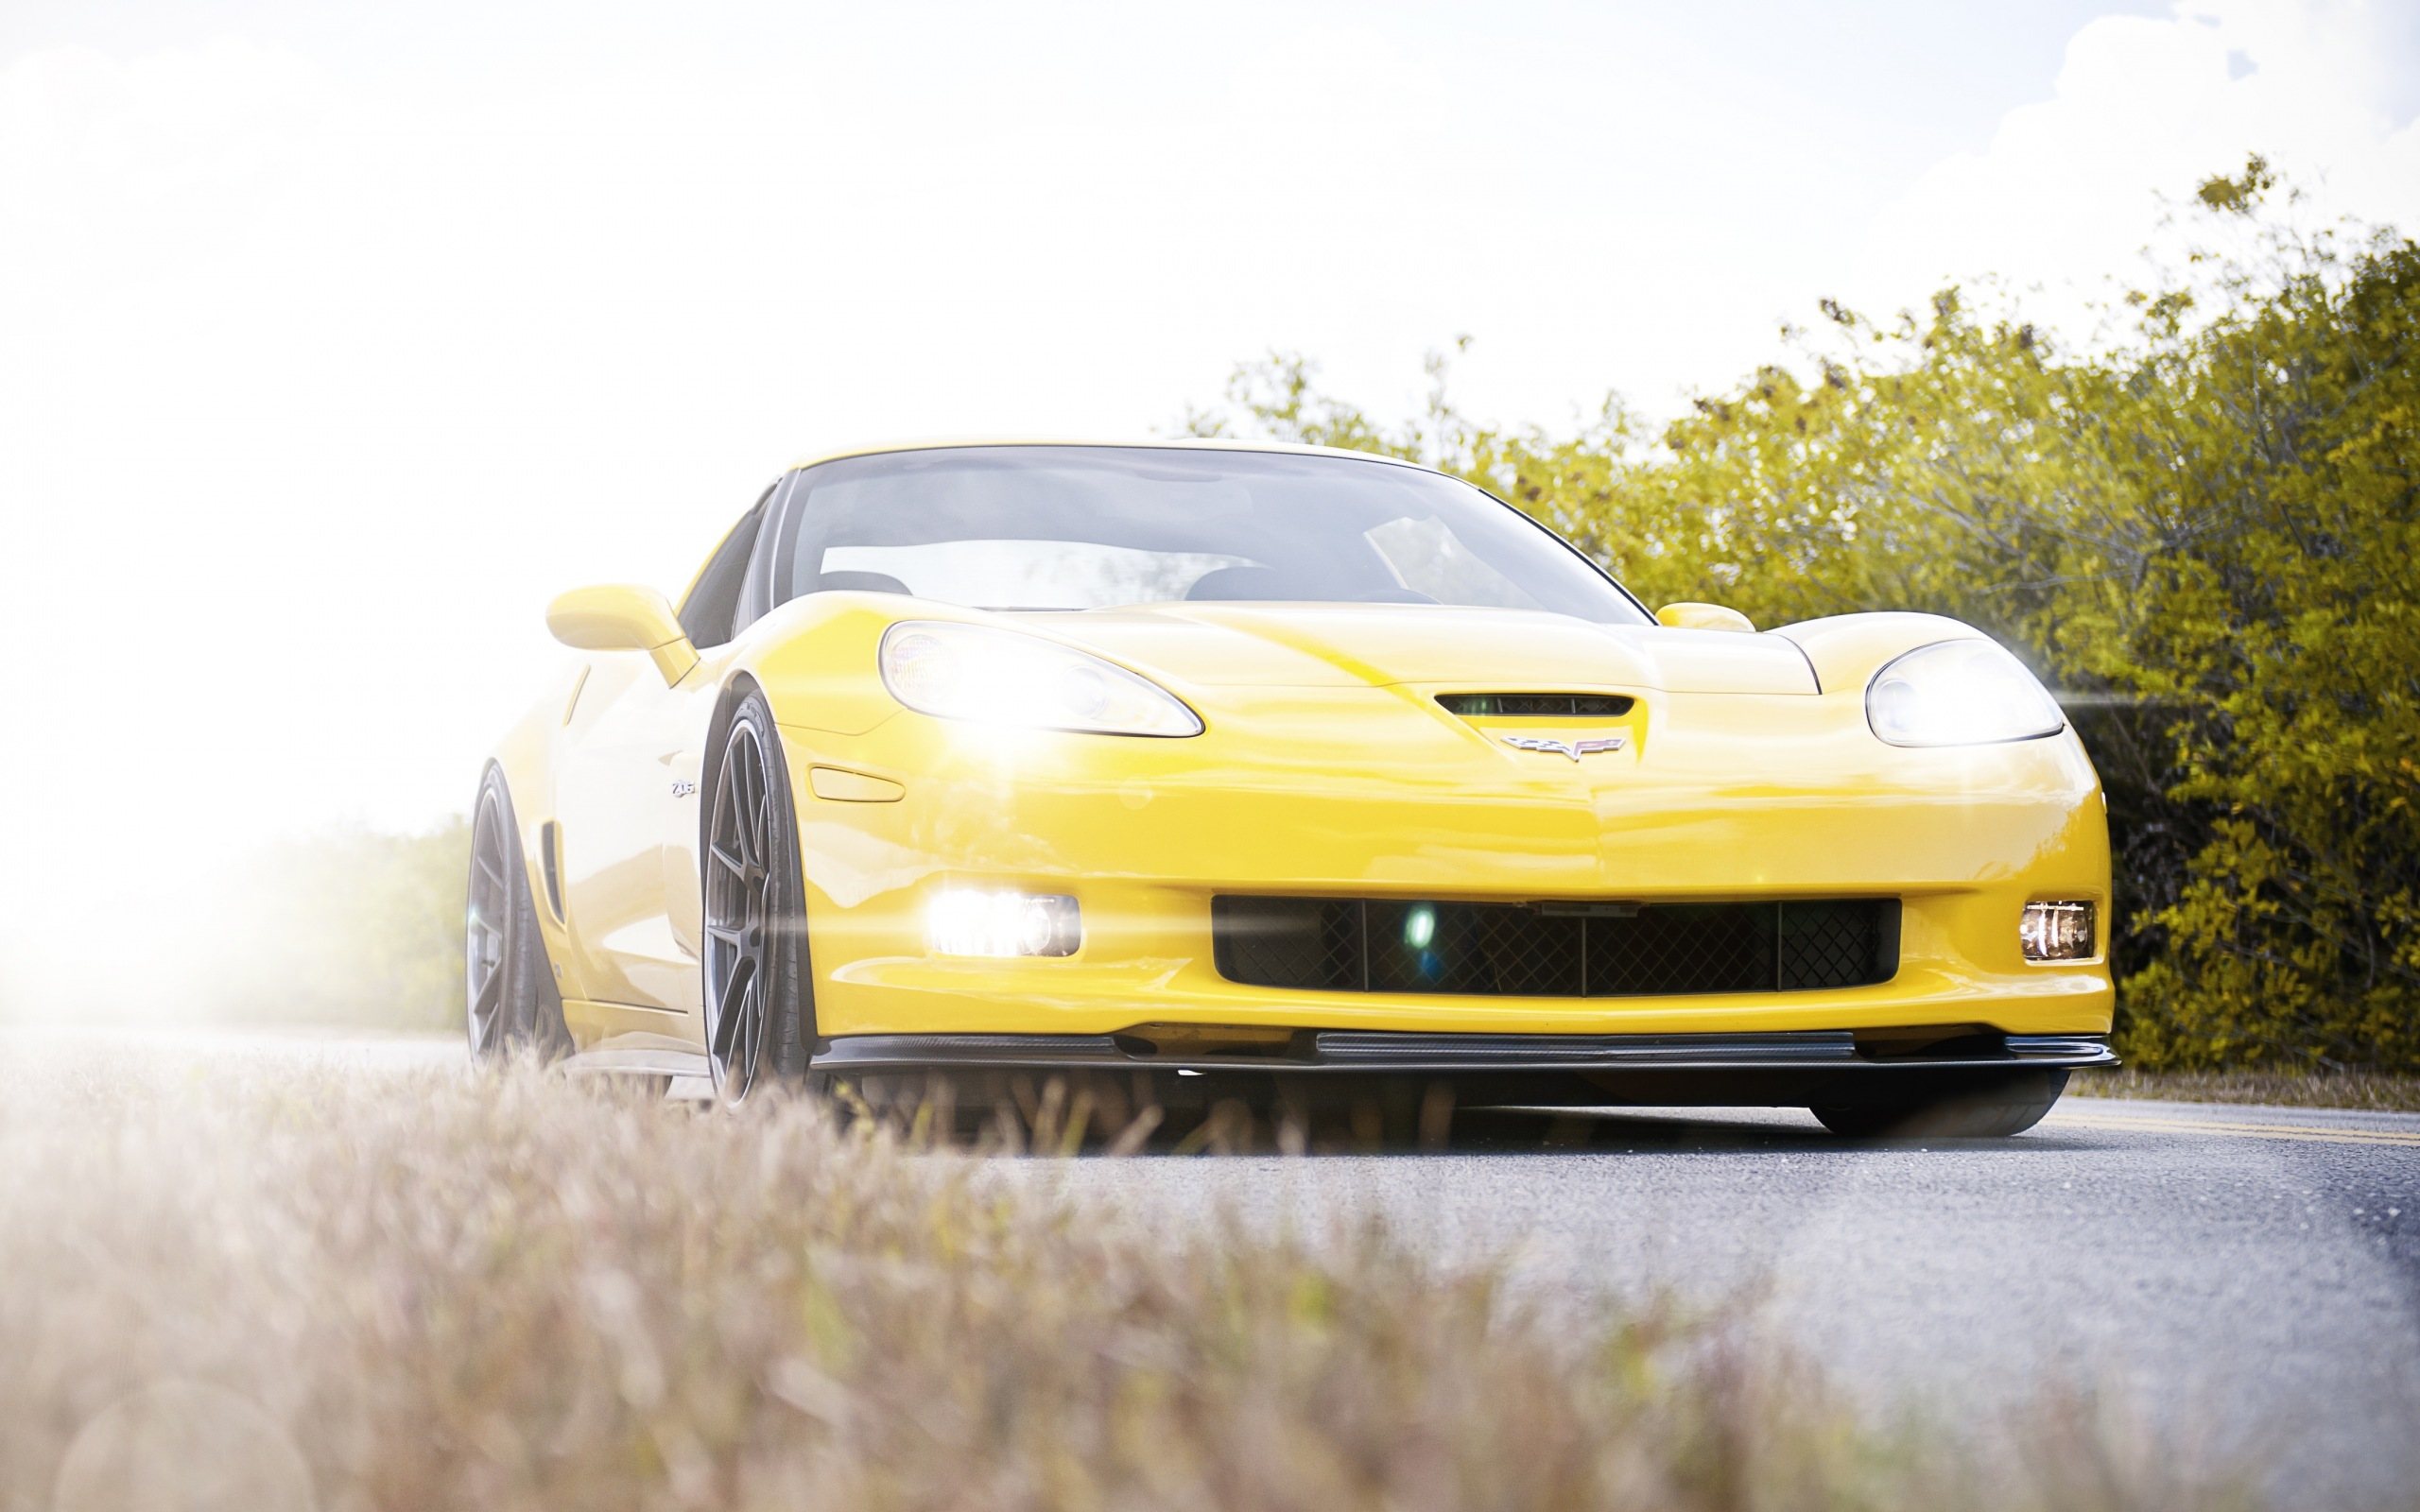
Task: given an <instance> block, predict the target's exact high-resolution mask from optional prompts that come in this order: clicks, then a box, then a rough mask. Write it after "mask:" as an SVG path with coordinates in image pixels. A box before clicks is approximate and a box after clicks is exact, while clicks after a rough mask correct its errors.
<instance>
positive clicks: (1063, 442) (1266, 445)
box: [790, 436, 1437, 472]
mask: <svg viewBox="0 0 2420 1512" xmlns="http://www.w3.org/2000/svg"><path fill="white" fill-rule="evenodd" d="M968 446H1075V447H1096V448H1101V449H1107V450H1117V451H1132V450H1135V449H1138V448H1140V449H1149V450H1159V451H1183V452H1283V453H1287V454H1288V455H1295V456H1346V457H1352V458H1354V459H1355V460H1357V461H1362V462H1383V463H1386V464H1388V465H1390V466H1393V467H1408V468H1411V469H1413V470H1414V471H1416V472H1436V471H1437V469H1435V468H1433V467H1430V466H1428V465H1427V464H1426V463H1423V462H1413V461H1409V460H1407V459H1405V458H1403V457H1400V456H1388V455H1384V454H1382V453H1378V452H1357V451H1355V450H1353V449H1351V448H1350V447H1342V446H1305V445H1303V444H1301V443H1300V442H1296V441H1258V440H1237V439H1233V438H1228V437H1223V436H1181V437H1166V436H1150V437H1142V438H1128V439H1122V440H1103V439H1101V438H1097V437H1096V438H1077V437H1036V436H992V437H964V438H948V439H941V440H908V441H880V442H876V443H874V444H873V445H870V446H849V447H843V448H840V449H839V450H837V451H830V452H819V453H815V454H813V455H807V456H804V457H801V458H800V459H799V460H797V461H795V462H792V463H791V464H790V471H793V472H795V471H796V470H798V469H799V468H803V467H814V466H816V465H817V464H818V463H821V462H837V461H838V460H840V459H841V458H842V457H848V456H877V455H882V454H884V453H889V452H942V451H953V450H956V449H958V448H960V447H968Z"/></svg>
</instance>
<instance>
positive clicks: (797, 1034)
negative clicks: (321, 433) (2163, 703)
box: [467, 441, 2112, 1135]
mask: <svg viewBox="0 0 2420 1512" xmlns="http://www.w3.org/2000/svg"><path fill="white" fill-rule="evenodd" d="M547 621H548V624H549V626H550V627H551V628H552V629H553V631H554V633H555V635H556V636H557V637H558V638H559V639H561V640H562V641H563V642H564V643H565V644H569V645H572V646H575V647H577V648H579V650H581V651H582V652H584V653H586V655H585V657H584V659H583V662H582V664H581V665H580V666H579V669H578V671H577V673H576V674H575V675H573V676H571V677H569V678H568V679H566V680H565V681H564V682H563V683H562V685H561V686H559V687H555V688H552V689H550V690H548V691H547V693H546V695H545V696H544V698H543V699H541V700H540V701H539V703H538V705H537V706H536V707H535V708H534V709H532V710H531V711H530V712H529V713H528V714H527V716H526V717H525V718H523V719H522V720H521V722H520V723H519V724H518V725H517V726H516V727H515V728H514V729H513V730H512V731H511V732H510V735H508V736H507V737H506V739H505V741H504V742H503V745H502V747H500V748H499V749H498V750H497V752H496V754H495V757H494V760H493V763H492V764H491V765H490V766H489V767H488V770H487V773H486V776H485V778H484V780H483V782H481V784H480V787H479V793H478V801H477V808H476V814H475V826H474V833H475V842H474V843H475V859H474V865H473V869H472V879H471V881H472V888H471V908H470V931H469V936H470V937H469V951H468V971H467V977H468V983H467V988H468V997H469V1028H470V1037H471V1041H472V1045H473V1047H474V1049H475V1051H477V1052H479V1053H481V1054H483V1055H493V1054H496V1053H499V1052H501V1051H504V1050H506V1049H508V1048H510V1047H511V1046H514V1045H516V1044H534V1045H537V1046H539V1047H541V1048H544V1049H563V1050H569V1051H572V1052H574V1053H576V1054H577V1056H578V1057H579V1060H580V1062H581V1063H583V1064H586V1065H589V1066H593V1067H596V1068H598V1069H607V1070H623V1071H630V1072H635V1073H641V1074H655V1075H683V1074H702V1075H706V1076H710V1077H711V1078H712V1081H713V1084H714V1086H715V1087H716V1088H717V1089H718V1090H719V1091H720V1093H721V1095H722V1096H723V1097H725V1098H726V1099H730V1100H733V1101H737V1100H739V1099H742V1098H745V1097H746V1096H748V1095H749V1093H750V1092H751V1091H752V1090H754V1089H756V1088H759V1087H763V1086H767V1085H769V1084H770V1083H771V1082H773V1081H775V1080H777V1079H779V1080H799V1079H804V1078H807V1077H809V1076H813V1077H816V1078H819V1079H822V1078H838V1079H842V1080H848V1081H855V1082H857V1083H859V1084H861V1085H869V1086H872V1085H881V1084H895V1083H897V1082H899V1081H900V1080H902V1079H903V1078H906V1077H917V1078H923V1077H927V1076H931V1075H935V1074H943V1075H946V1074H969V1075H991V1076H994V1077H996V1076H998V1075H999V1074H1001V1073H1004V1072H1006V1073H1015V1074H1030V1075H1035V1076H1042V1075H1048V1074H1062V1073H1063V1074H1069V1075H1082V1074H1103V1073H1110V1074H1115V1075H1117V1076H1120V1077H1126V1078H1130V1079H1132V1078H1139V1079H1144V1080H1146V1081H1147V1082H1148V1084H1149V1086H1150V1088H1151V1089H1153V1090H1154V1091H1156V1092H1157V1093H1159V1094H1163V1095H1165V1096H1167V1098H1169V1099H1170V1100H1172V1101H1175V1102H1183V1101H1184V1100H1187V1099H1190V1100H1193V1101H1195V1102H1197V1103H1198V1101H1199V1099H1201V1098H1202V1097H1204V1096H1211V1095H1222V1094H1228V1093H1232V1094H1235V1095H1237V1096H1241V1097H1245V1098H1248V1099H1249V1098H1271V1097H1274V1098H1284V1097H1287V1096H1292V1095H1305V1096H1307V1095H1312V1094H1321V1095H1324V1094H1326V1093H1329V1092H1332V1091H1337V1090H1339V1089H1370V1088H1379V1089H1393V1090H1396V1091H1399V1090H1400V1089H1402V1088H1404V1087H1408V1086H1417V1087H1421V1088H1424V1089H1431V1090H1432V1091H1431V1095H1433V1089H1435V1088H1436V1087H1438V1086H1440V1085H1441V1084H1442V1085H1443V1086H1445V1087H1447V1088H1449V1089H1450V1090H1451V1092H1452V1094H1453V1095H1454V1097H1455V1098H1457V1099H1458V1100H1459V1101H1461V1102H1462V1103H1465V1104H1469V1103H1491V1104H1505V1103H1513V1104H1522V1105H1542V1104H1544V1105H1583V1106H1584V1105H1601V1104H1616V1103H1653V1104H1669V1103H1701V1104H1703V1103H1726V1104H1742V1103H1755V1104H1764V1105H1775V1106H1781V1105H1789V1106H1806V1107H1809V1108H1813V1109H1814V1111H1815V1113H1816V1115H1817V1116H1818V1117H1820V1118H1821V1119H1822V1120H1823V1121H1824V1124H1826V1125H1829V1126H1830V1127H1832V1128H1834V1129H1836V1130H1840V1131H1841V1132H1844V1133H1852V1134H1890V1133H1895V1132H1904V1131H1922V1132H1926V1133H1930V1134H1968V1135H2004V1134H2011V1133H2014V1132H2016V1131H2017V1130H2019V1129H2023V1128H2025V1127H2027V1126H2029V1125H2031V1124H2032V1123H2034V1122H2035V1121H2036V1120H2037V1119H2039V1118H2040V1117H2041V1116H2042V1114H2043V1113H2044V1112H2045V1111H2046V1110H2047V1109H2048V1108H2049V1106H2050V1104H2051V1103H2052V1102H2053V1101H2054V1100H2055V1099H2056V1098H2057V1096H2058V1095H2059V1092H2060V1091H2061V1090H2062V1088H2063V1087H2064V1086H2065V1084H2066V1078H2067V1074H2068V1072H2069V1070H2070V1069H2072V1068H2075V1067H2079V1066H2093V1065H2106V1064H2111V1063H2112V1057H2111V1056H2110V1053H2109V1051H2108V1048H2107V1044H2106V1036H2107V1034H2108V1031H2109V1025H2110V1012H2111V1006H2112V991H2111V986H2110V975H2109V970H2108V966H2107V961H2106V949H2107V942H2106V931H2107V927H2108V925H2107V920H2108V916H2109V910H2108V901H2109V850H2108V833H2107V825H2106V820H2105V816H2104V812H2103V811H2104V806H2105V805H2104V803H2103V800H2102V798H2101V794H2100V783H2099V781H2098V779H2097V778H2096V777H2095V775H2094V773H2093V769H2092V765H2091V763H2090V762H2089V761H2088V760H2086V758H2085V756H2084V751H2083V746H2082V745H2080V744H2079V743H2078V741H2077V739H2076V736H2075V734H2074V732H2073V731H2072V730H2069V729H2068V727H2067V724H2066V720H2065V719H2064V718H2063V717H2062V715H2061V713H2060V710H2059V706H2058V705H2057V703H2056V702H2055V701H2053V700H2052V698H2051V697H2050V696H2049V695H2048V693H2046V692H2045V691H2044V689H2043V688H2042V686H2041V684H2040V683H2038V682H2037V681H2036V680H2035V679H2034V678H2033V677H2032V675H2031V673H2029V672H2028V671H2027V670H2026V669H2025V667H2024V666H2023V665H2022V664H2021V663H2020V662H2018V661H2017V660H2016V659H2015V658H2014V656H2012V655H2010V654H2009V653H2008V652H2007V651H2005V650H2003V649H2002V648H2001V647H2000V646H1998V645H1997V644H1995V643H1994V642H1992V641H1991V640H1989V639H1987V638H1986V637H1985V636H1983V635H1982V634H1981V633H1980V632H1979V631H1977V630H1975V629H1973V628H1971V627H1968V626H1965V625H1962V624H1960V623H1958V622H1957V621H1954V620H1948V619H1942V618H1938V617H1935V616H1931V615H1925V614H1900V613H1878V614H1849V615H1842V616H1841V617H1838V618H1835V619H1824V620H1815V621H1810V622H1808V623H1806V624H1801V625H1789V626H1784V627H1781V628H1779V629H1775V630H1770V631H1766V632H1762V633H1759V632H1757V631H1756V630H1755V627H1753V626H1751V625H1750V624H1749V623H1748V621H1747V620H1746V619H1744V618H1743V617H1741V616H1740V615H1738V614H1737V613H1734V612H1732V611H1730V610H1724V609H1720V608H1717V607H1714V606H1712V605H1706V604H1671V605H1667V606H1665V607H1664V608H1663V609H1662V610H1660V611H1655V612H1651V611H1649V610H1647V609H1646V608H1645V607H1644V606H1642V605H1641V604H1640V603H1639V602H1638V601H1637V600H1636V599H1634V598H1633V597H1632V596H1631V595H1630V594H1629V593H1627V592H1625V591H1624V590H1623V589H1622V587H1621V585H1620V584H1618V583H1616V582H1615V581H1614V580H1613V578H1611V577H1610V576H1607V575H1606V574H1605V573H1604V571H1603V570H1601V569H1600V568H1599V566H1598V565H1597V564H1596V563H1595V562H1594V561H1592V560H1590V559H1589V558H1587V557H1586V556H1584V555H1582V553H1581V552H1579V551H1577V550H1575V549H1574V548H1573V547H1571V546H1570V545H1568V544H1567V543H1565V542H1564V541H1562V540H1561V539H1559V538H1558V537H1556V536H1555V535H1554V534H1553V533H1552V532H1550V531H1548V530H1547V528H1545V527H1544V526H1542V525H1540V524H1538V523H1536V522H1535V521H1533V520H1531V519H1530V517H1529V516H1527V515H1525V514H1522V513H1521V512H1520V511H1518V510H1516V509H1514V508H1513V507H1510V506H1508V505H1506V504H1503V503H1501V502H1499V501H1498V500H1496V499H1495V498H1493V497H1491V496H1490V495H1488V494H1486V493H1484V492H1482V491H1481V490H1478V489H1476V488H1474V487H1472V486H1471V485H1469V484H1467V483H1463V482H1461V481H1459V480H1457V479H1454V478H1451V477H1448V476H1445V475H1444V474H1443V473H1439V472H1432V471H1430V470H1428V469H1426V468H1422V467H1418V466H1414V465H1411V464H1408V463H1405V462H1400V461H1394V460H1391V459H1387V458H1383V457H1376V456H1371V455H1363V454H1358V453H1348V452H1333V451H1325V450H1319V449H1313V448H1305V447H1289V446H1280V445H1274V444H1256V443H1251V444H1247V443H1230V442H1156V441H1155V442H1149V443H1142V444H1132V445H1113V444H1055V443H1014V444H988V443H985V444H952V445H926V446H913V447H899V448H890V449H882V450H871V451H863V452H855V453H848V454H843V455H835V456H829V457H823V458H820V459H818V460H815V461H812V462H808V463H805V464H803V465H801V466H799V467H797V468H794V469H792V470H791V471H789V472H787V473H785V474H784V475H783V476H782V477H781V478H780V479H779V480H778V481H776V482H775V483H774V484H773V485H772V486H771V487H770V488H769V489H768V490H766V491H765V494H764V496H763V497H762V498H760V499H758V500H757V501H756V505H755V507H753V508H752V509H751V510H749V511H748V513H747V514H746V516H745V517H744V518H742V519H741V520H740V522H739V523H738V524H736V525H735V526H734V527H733V528H732V530H731V532H730V534H729V535H727V536H726V537H725V538H724V539H723V541H722V542H721V544H720V545H719V546H718V547H717V548H716V550H715V552H714V554H713V556H712V557H711V558H709V559H708V561H707V562H706V564H705V567H704V569H703V570H702V571H701V572H700V574H699V576H698V577H697V580H696V581H695V582H693V583H692V584H691V585H690V587H689V590H688V592H687V593H686V594H685V596H684V597H683V600H682V602H681V604H680V607H679V608H678V609H677V610H676V609H674V608H673V607H672V606H671V605H670V604H669V603H667V602H666V600H665V598H664V597H663V596H662V595H661V594H659V593H654V592H652V591H650V590H648V589H643V588H630V587H606V588H588V589H580V590H578V591H575V592H572V593H565V594H564V595H562V597H561V598H559V599H557V600H556V601H555V603H554V605H553V606H552V608H551V609H550V610H548V615H547ZM886 1079H887V1081H886Z"/></svg>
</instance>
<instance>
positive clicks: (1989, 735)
mask: <svg viewBox="0 0 2420 1512" xmlns="http://www.w3.org/2000/svg"><path fill="white" fill-rule="evenodd" d="M1865 719H1866V723H1867V724H1869V725H1872V726H1873V727H1874V732H1875V733H1876V735H1879V736H1880V737H1882V738H1883V739H1884V740H1887V741H1889V742H1890V743H1891V744H1892V745H1893V746H1987V745H1992V744H1994V743H1997V742H1999V741H2009V740H2034V739H2037V738H2039V737H2041V736H2043V735H2055V734H2057V733H2058V732H2059V731H2060V730H2065V729H2066V725H2067V719H2066V715H2065V714H2063V713H2060V712H2059V706H2058V704H2057V702H2056V701H2054V700H2053V699H2052V698H2051V696H2050V695H2049V694H2048V693H2047V692H2045V691H2044V690H2043V687H2042V684H2040V683H2039V682H2036V681H2034V680H2033V674H2032V673H2031V672H2028V671H2026V670H2025V663H2024V662H2019V661H2018V660H2017V659H2016V658H2014V657H2013V656H2011V655H2009V654H2008V652H2006V651H2005V650H2002V649H2001V648H2000V647H1999V646H1998V645H1997V644H1994V643H1992V642H1990V641H1944V642H1942V643H1941V644H1938V645H1926V646H1919V647H1917V648H1916V649H1915V650H1913V651H1910V652H1909V653H1908V654H1907V655H1905V656H1903V657H1901V658H1899V659H1898V660H1897V661H1895V662H1891V663H1890V664H1889V665H1888V666H1885V667H1884V668H1883V669H1882V670H1881V671H1879V672H1877V673H1876V674H1875V675H1874V681H1873V682H1872V683H1870V684H1869V685H1868V686H1867V687H1866V690H1865Z"/></svg>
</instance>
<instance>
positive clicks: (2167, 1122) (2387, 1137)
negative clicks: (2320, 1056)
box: [2043, 1113, 2420, 1149]
mask: <svg viewBox="0 0 2420 1512" xmlns="http://www.w3.org/2000/svg"><path fill="white" fill-rule="evenodd" d="M2043 1122H2044V1123H2046V1124H2058V1125H2075V1126H2078V1127H2083V1128H2109V1129H2119V1128H2133V1129H2147V1130H2150V1131H2151V1132H2152V1133H2158V1134H2215V1135H2218V1136H2220V1137H2221V1138H2223V1139H2239V1140H2303V1141H2307V1142H2308V1143H2316V1144H2390V1145H2402V1146H2409V1147H2411V1148H2414V1149H2420V1133H2412V1134H2398V1133H2394V1132H2391V1131H2389V1130H2386V1129H2376V1128H2321V1127H2314V1126H2313V1125H2308V1124H2230V1123H2223V1122H2221V1121H2220V1120H2217V1119H2207V1120H2204V1119H2196V1118H2125V1117H2115V1118H2113V1117H2110V1116H2108V1115H2106V1114H2100V1113H2052V1114H2051V1115H2050V1116H2049V1117H2048V1118H2047V1119H2045V1120H2043Z"/></svg>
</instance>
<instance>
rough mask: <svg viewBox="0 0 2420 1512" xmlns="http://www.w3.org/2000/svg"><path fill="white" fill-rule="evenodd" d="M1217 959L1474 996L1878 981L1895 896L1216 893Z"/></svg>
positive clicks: (1285, 977)
mask: <svg viewBox="0 0 2420 1512" xmlns="http://www.w3.org/2000/svg"><path fill="white" fill-rule="evenodd" d="M1211 929H1212V936H1213V940H1214V943H1215V946H1216V958H1217V961H1218V966H1219V974H1220V975H1221V976H1224V977H1226V978H1227V979H1228V980H1230V981H1235V982H1244V983H1249V984H1251V985H1253V986H1255V987H1273V988H1292V989H1307V990H1314V991H1329V992H1453V993H1461V994H1468V995H1472V996H1480V997H1643V996H1660V995H1670V994H1683V993H1691V992H1775V991H1782V992H1788V991H1805V990H1809V989H1814V988H1841V987H1862V986H1866V985H1868V984H1870V983H1875V982H1883V981H1888V980H1889V979H1890V978H1891V977H1892V975H1893V973H1895V972H1896V971H1898V966H1899V903H1898V901H1897V900H1896V899H1874V898H1856V899H1824V900H1816V901H1811V902H1799V901H1790V902H1758V903H1650V904H1645V905H1641V906H1638V907H1636V908H1614V907H1609V906H1607V905H1602V904H1585V903H1580V904H1567V905H1563V906H1560V907H1558V906H1556V905H1551V904H1549V905H1545V906H1529V905H1523V904H1517V903H1461V902H1416V901H1407V900H1403V899H1369V900H1362V899H1339V898H1218V899H1214V900H1212V902H1211Z"/></svg>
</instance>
